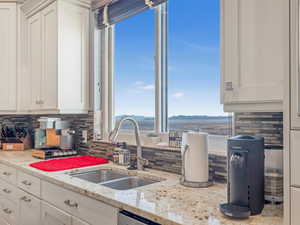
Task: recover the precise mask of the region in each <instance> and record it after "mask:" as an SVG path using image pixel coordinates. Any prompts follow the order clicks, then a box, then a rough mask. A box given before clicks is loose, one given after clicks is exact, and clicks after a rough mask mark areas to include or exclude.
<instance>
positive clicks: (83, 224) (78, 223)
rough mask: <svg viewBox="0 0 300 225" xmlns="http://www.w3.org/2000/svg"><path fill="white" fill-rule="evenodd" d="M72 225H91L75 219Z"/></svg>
mask: <svg viewBox="0 0 300 225" xmlns="http://www.w3.org/2000/svg"><path fill="white" fill-rule="evenodd" d="M72 225H90V224H88V223H86V222H84V221H82V220H80V219H78V218H75V217H73V218H72Z"/></svg>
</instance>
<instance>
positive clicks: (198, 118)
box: [116, 115, 228, 121]
mask: <svg viewBox="0 0 300 225" xmlns="http://www.w3.org/2000/svg"><path fill="white" fill-rule="evenodd" d="M123 117H131V118H133V119H135V120H138V121H140V120H154V117H147V116H138V115H120V116H117V117H116V118H117V120H119V119H121V118H123ZM225 119H228V116H206V115H192V116H184V115H178V116H171V117H169V120H225Z"/></svg>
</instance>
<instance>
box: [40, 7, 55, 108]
mask: <svg viewBox="0 0 300 225" xmlns="http://www.w3.org/2000/svg"><path fill="white" fill-rule="evenodd" d="M41 15H42V29H43V30H42V40H43V44H42V46H43V55H42V70H43V73H42V89H41V91H42V93H41V106H42V110H55V109H57V95H58V91H57V90H58V84H57V60H58V59H57V39H58V33H57V32H58V31H57V4H56V2H55V3H52V4H51V5H50V6H48V7H47V8H45V9H44V10H43V11H42V12H41Z"/></svg>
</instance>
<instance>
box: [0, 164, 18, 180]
mask: <svg viewBox="0 0 300 225" xmlns="http://www.w3.org/2000/svg"><path fill="white" fill-rule="evenodd" d="M0 179H3V180H5V181H6V182H9V183H11V184H16V182H17V170H16V169H15V168H12V167H9V166H6V165H3V164H0Z"/></svg>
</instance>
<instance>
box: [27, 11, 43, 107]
mask: <svg viewBox="0 0 300 225" xmlns="http://www.w3.org/2000/svg"><path fill="white" fill-rule="evenodd" d="M41 26H42V22H41V15H40V14H39V13H38V14H36V15H34V16H32V17H30V18H29V19H28V67H29V71H28V73H29V74H30V83H31V88H30V90H28V92H31V106H30V109H31V110H39V109H40V108H41V104H40V103H41V102H40V101H41V84H42V27H41Z"/></svg>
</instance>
